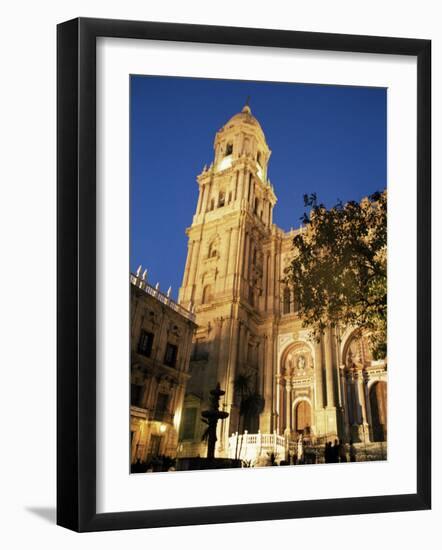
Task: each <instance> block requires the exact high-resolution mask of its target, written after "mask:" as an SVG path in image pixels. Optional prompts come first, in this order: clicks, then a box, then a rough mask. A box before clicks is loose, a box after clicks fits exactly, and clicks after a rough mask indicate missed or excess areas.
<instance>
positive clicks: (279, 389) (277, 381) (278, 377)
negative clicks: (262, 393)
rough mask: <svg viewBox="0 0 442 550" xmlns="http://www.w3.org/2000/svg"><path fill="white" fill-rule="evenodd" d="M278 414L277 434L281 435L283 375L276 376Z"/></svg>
mask: <svg viewBox="0 0 442 550" xmlns="http://www.w3.org/2000/svg"><path fill="white" fill-rule="evenodd" d="M275 378H276V414H277V415H278V419H277V422H276V432H277V433H278V434H279V432H280V431H281V429H282V425H281V375H280V374H277V375H276V377H275Z"/></svg>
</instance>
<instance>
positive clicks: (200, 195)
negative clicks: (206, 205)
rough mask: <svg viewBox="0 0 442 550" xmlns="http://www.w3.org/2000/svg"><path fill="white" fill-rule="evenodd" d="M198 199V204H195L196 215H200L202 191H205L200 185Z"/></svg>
mask: <svg viewBox="0 0 442 550" xmlns="http://www.w3.org/2000/svg"><path fill="white" fill-rule="evenodd" d="M199 191H200V192H199V197H198V204H197V207H196V214H197V215H198V214H201V208H202V205H203V199H204V191H205V186H204V185H200V188H199Z"/></svg>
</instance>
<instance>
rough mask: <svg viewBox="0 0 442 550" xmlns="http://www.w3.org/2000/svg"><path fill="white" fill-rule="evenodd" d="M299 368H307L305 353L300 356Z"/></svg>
mask: <svg viewBox="0 0 442 550" xmlns="http://www.w3.org/2000/svg"><path fill="white" fill-rule="evenodd" d="M298 369H300V370H304V369H305V357H304V356H303V355H300V356H299V359H298Z"/></svg>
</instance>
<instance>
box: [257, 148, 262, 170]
mask: <svg viewBox="0 0 442 550" xmlns="http://www.w3.org/2000/svg"><path fill="white" fill-rule="evenodd" d="M256 162H257V163H258V164H259V165H260V166H261V168H262V164H261V162H262V155H261V153H260V152H259V151H258V154H257V155H256Z"/></svg>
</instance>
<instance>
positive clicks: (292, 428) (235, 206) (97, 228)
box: [57, 18, 431, 531]
mask: <svg viewBox="0 0 442 550" xmlns="http://www.w3.org/2000/svg"><path fill="white" fill-rule="evenodd" d="M430 52H431V44H430V42H429V41H428V40H416V39H407V38H386V37H371V36H350V35H331V34H321V33H306V32H295V31H275V30H264V29H251V28H248V29H247V28H233V27H232V28H230V27H229V28H227V27H216V26H199V25H181V24H169V23H167V24H166V23H151V22H135V21H114V20H102V19H81V18H80V19H76V20H72V21H68V22H65V23H62V24H60V25H59V26H58V407H57V412H58V444H57V449H58V474H57V475H58V477H57V487H58V504H57V510H58V511H57V522H58V524H59V525H62V526H64V527H67V528H70V529H73V530H76V531H100V530H109V529H130V528H142V527H161V526H174V525H191V524H205V523H221V522H238V521H252V520H269V519H283V518H298V517H315V516H324V515H343V514H359V513H372V512H391V511H405V510H420V509H422V510H423V509H428V508H430V502H431V498H430V494H431V490H430V473H431V472H430V470H431V467H430V466H431V445H430V433H431V424H430V422H431V418H430V410H431V404H430V388H431V386H430V380H431V379H430V359H431V358H430V206H431V202H430V201H431V194H430V161H431V158H430V135H431V131H430V130H431V126H430V103H431V96H430ZM387 194H388V200H387ZM387 306H388V307H387Z"/></svg>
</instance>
